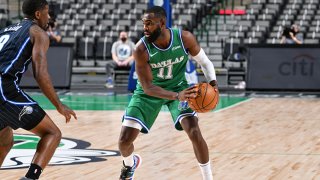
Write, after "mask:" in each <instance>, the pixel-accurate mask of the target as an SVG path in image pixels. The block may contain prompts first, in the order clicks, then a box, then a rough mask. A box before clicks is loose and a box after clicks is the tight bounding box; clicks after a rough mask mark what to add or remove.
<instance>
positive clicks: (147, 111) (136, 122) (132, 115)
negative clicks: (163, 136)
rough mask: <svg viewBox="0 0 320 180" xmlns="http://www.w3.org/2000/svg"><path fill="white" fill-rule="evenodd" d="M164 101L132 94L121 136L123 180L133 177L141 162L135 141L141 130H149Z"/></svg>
mask: <svg viewBox="0 0 320 180" xmlns="http://www.w3.org/2000/svg"><path fill="white" fill-rule="evenodd" d="M162 103H163V101H162V100H159V99H158V98H154V97H151V96H147V95H137V94H135V95H133V96H132V98H131V101H130V103H129V106H128V108H127V109H126V113H125V115H124V116H123V122H122V129H121V133H120V137H119V149H120V153H121V155H122V157H123V165H124V167H123V168H122V170H121V174H120V179H121V180H126V179H133V177H134V171H135V169H136V168H137V167H138V166H139V165H140V164H141V157H140V156H139V155H137V154H135V153H134V145H133V142H134V140H135V139H136V138H137V136H138V135H139V133H140V132H142V133H148V132H149V129H150V128H151V127H152V125H153V123H154V121H155V119H156V117H157V115H158V113H159V111H160V110H161V106H162ZM145 104H148V106H146V105H145ZM145 117H148V119H145Z"/></svg>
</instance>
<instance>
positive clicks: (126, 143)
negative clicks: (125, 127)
mask: <svg viewBox="0 0 320 180" xmlns="http://www.w3.org/2000/svg"><path fill="white" fill-rule="evenodd" d="M131 143H132V142H131V141H130V140H129V138H126V136H121V137H120V138H119V142H118V145H119V148H122V147H127V146H130V144H131Z"/></svg>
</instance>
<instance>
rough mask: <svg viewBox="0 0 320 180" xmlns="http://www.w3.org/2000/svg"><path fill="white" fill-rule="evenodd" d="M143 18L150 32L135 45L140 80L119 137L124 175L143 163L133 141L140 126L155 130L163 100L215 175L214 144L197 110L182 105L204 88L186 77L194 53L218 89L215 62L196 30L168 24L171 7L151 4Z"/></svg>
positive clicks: (204, 168) (206, 172)
mask: <svg viewBox="0 0 320 180" xmlns="http://www.w3.org/2000/svg"><path fill="white" fill-rule="evenodd" d="M142 21H143V25H144V35H145V36H144V37H143V38H141V40H140V41H139V42H138V43H137V45H136V50H135V51H134V57H135V61H136V72H137V74H138V78H139V82H138V85H137V89H136V90H135V92H134V94H133V96H132V99H131V101H130V103H129V105H128V107H127V109H126V112H125V115H124V116H123V122H122V129H121V134H120V138H119V149H120V152H121V155H122V156H123V165H124V167H123V168H122V170H121V175H120V179H121V180H127V179H133V176H134V171H135V169H136V168H137V167H138V166H139V165H140V164H141V157H140V156H139V155H137V154H134V153H133V151H134V146H133V141H134V140H135V139H136V137H137V136H138V134H139V133H140V132H142V133H148V132H149V130H150V128H151V126H152V125H153V123H154V121H155V119H156V117H157V116H158V113H159V112H160V110H161V107H162V105H166V106H167V107H168V109H169V110H170V113H171V116H172V120H173V122H174V125H175V128H176V129H177V130H184V131H185V132H186V133H187V135H188V136H189V139H190V140H191V142H192V145H193V149H194V153H195V156H196V158H197V160H198V162H199V166H200V169H201V172H202V176H203V179H204V180H212V172H211V167H210V160H209V153H208V146H207V144H206V142H205V140H204V139H203V137H202V134H201V131H200V128H199V126H198V118H197V115H196V112H194V111H193V110H192V109H190V108H185V109H181V108H178V105H179V103H180V102H183V101H186V100H187V99H188V98H195V97H196V95H197V91H198V87H197V86H193V87H189V88H188V84H187V81H186V78H185V71H186V70H185V69H186V63H187V61H188V54H190V55H191V56H193V59H195V60H196V61H197V62H198V63H199V64H200V65H201V67H202V70H203V72H204V75H205V77H206V79H207V80H208V82H209V83H210V84H211V85H212V86H213V87H214V88H215V90H216V91H218V89H217V82H216V75H215V70H214V67H213V64H212V63H211V61H210V60H209V59H208V57H207V56H206V55H205V53H204V51H203V50H202V49H201V48H200V46H199V44H198V43H197V41H196V39H195V37H194V36H193V35H192V34H191V33H190V32H188V31H181V30H179V29H167V28H166V26H165V25H166V12H165V10H164V9H163V8H162V7H159V6H154V7H152V8H150V9H148V10H147V11H146V12H145V14H144V16H143V19H142ZM151 179H154V178H151Z"/></svg>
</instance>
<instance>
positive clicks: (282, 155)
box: [0, 98, 320, 180]
mask: <svg viewBox="0 0 320 180" xmlns="http://www.w3.org/2000/svg"><path fill="white" fill-rule="evenodd" d="M319 112H320V101H319V99H312V98H253V99H250V100H249V101H246V102H244V103H240V104H238V105H236V106H233V107H230V108H227V109H224V110H221V111H218V112H211V113H205V114H199V117H200V126H201V129H202V132H203V136H204V137H205V139H206V140H207V143H208V146H209V149H210V158H211V161H212V164H213V172H214V179H216V180H265V179H268V180H269V179H270V180H271V179H272V180H284V179H293V180H302V179H303V180H319V179H320V113H319ZM48 113H49V115H51V117H53V118H54V119H55V122H56V123H57V124H58V126H59V127H60V128H61V130H62V132H63V137H66V138H73V139H81V140H84V141H87V142H90V143H91V146H90V147H89V149H106V150H117V139H118V135H119V131H120V118H121V116H122V111H77V113H78V117H79V120H78V122H72V123H70V124H67V125H66V124H64V120H63V119H62V117H61V116H60V115H58V114H57V113H56V112H55V111H52V110H50V111H48ZM170 119H171V117H170V115H169V113H168V112H161V113H160V115H159V117H158V119H157V121H156V123H155V125H154V126H153V128H152V129H151V132H150V133H149V134H148V135H140V136H139V137H138V140H137V141H136V143H135V147H136V152H137V153H139V154H140V155H141V156H142V158H143V162H142V166H141V168H140V169H138V170H137V172H136V175H135V177H136V179H137V180H150V179H152V180H173V179H174V180H201V174H200V171H199V168H198V165H197V161H196V160H195V157H194V154H193V150H192V147H191V143H190V141H189V140H188V138H187V137H186V135H185V133H184V132H178V131H175V130H174V128H173V126H172V123H171V120H170ZM16 133H24V134H25V133H26V131H23V130H18V131H16ZM106 159H107V160H106V161H102V162H90V163H86V164H80V165H59V166H48V167H47V168H46V169H45V171H44V172H43V174H42V179H45V180H60V179H61V180H62V179H63V180H73V179H75V180H78V179H81V180H82V179H83V180H86V179H90V180H116V179H118V176H119V172H120V168H121V157H120V156H115V157H106ZM25 172H26V169H25V168H23V169H14V170H1V171H0V179H8V180H11V179H12V180H13V179H18V178H19V177H21V176H22V175H24V174H25Z"/></svg>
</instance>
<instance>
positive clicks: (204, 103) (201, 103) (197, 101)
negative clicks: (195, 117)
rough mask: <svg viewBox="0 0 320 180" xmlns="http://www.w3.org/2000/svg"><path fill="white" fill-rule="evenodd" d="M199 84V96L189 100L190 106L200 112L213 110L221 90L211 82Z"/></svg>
mask: <svg viewBox="0 0 320 180" xmlns="http://www.w3.org/2000/svg"><path fill="white" fill-rule="evenodd" d="M198 86H199V92H198V96H197V97H196V98H190V99H189V100H188V104H189V106H190V108H191V109H193V110H194V111H196V112H199V113H205V112H208V111H211V110H213V109H214V108H215V107H216V106H217V104H218V102H219V92H218V91H215V90H214V88H213V87H212V86H211V85H210V84H209V83H199V84H198Z"/></svg>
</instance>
